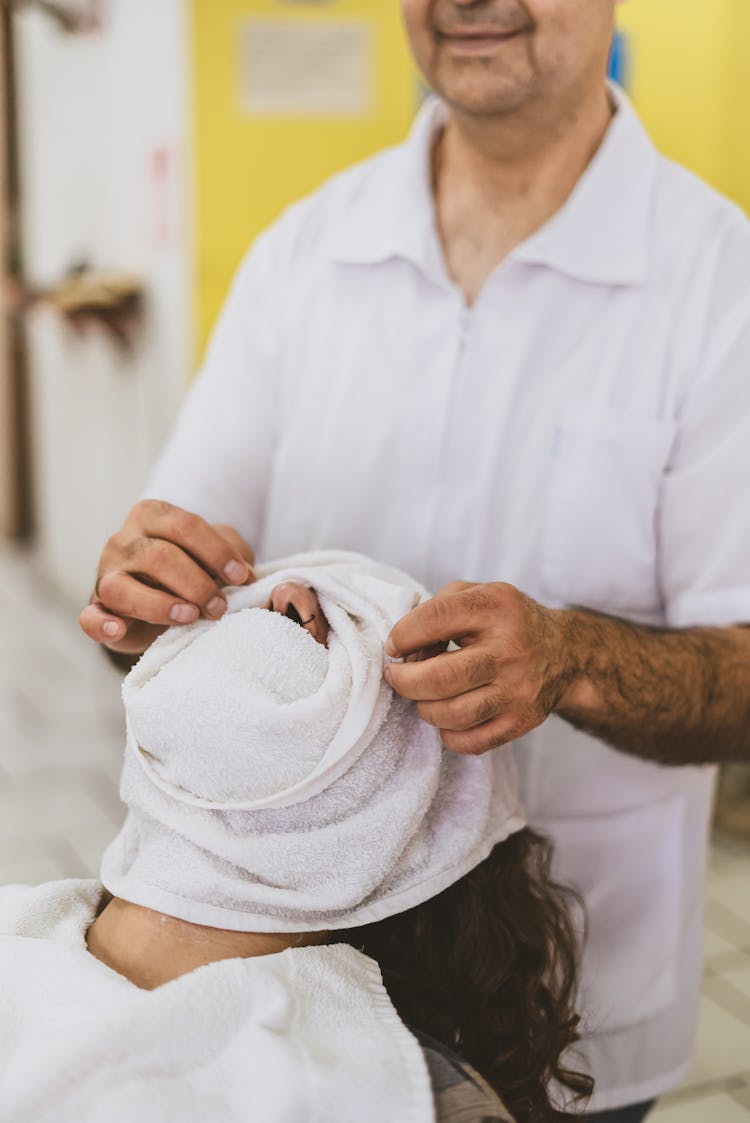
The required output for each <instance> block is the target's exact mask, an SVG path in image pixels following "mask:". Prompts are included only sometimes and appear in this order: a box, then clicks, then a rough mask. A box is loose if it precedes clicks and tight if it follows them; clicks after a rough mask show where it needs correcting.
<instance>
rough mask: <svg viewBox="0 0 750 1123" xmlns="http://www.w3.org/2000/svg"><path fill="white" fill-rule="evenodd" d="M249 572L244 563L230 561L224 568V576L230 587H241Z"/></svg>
mask: <svg viewBox="0 0 750 1123" xmlns="http://www.w3.org/2000/svg"><path fill="white" fill-rule="evenodd" d="M249 574H250V570H249V569H248V567H247V566H246V565H245V563H244V562H238V561H230V562H228V564H227V565H225V566H224V576H225V577H226V579H227V581H229V582H230V583H231V584H232V585H241V584H242V583H243V581H247V579H248V576H249Z"/></svg>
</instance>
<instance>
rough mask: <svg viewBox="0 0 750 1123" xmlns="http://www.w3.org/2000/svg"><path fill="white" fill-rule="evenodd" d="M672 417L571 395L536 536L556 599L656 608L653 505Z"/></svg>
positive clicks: (547, 589)
mask: <svg viewBox="0 0 750 1123" xmlns="http://www.w3.org/2000/svg"><path fill="white" fill-rule="evenodd" d="M675 430H676V426H675V425H674V424H673V423H672V422H667V421H655V420H651V419H648V418H643V417H637V416H634V415H632V414H629V413H626V412H623V411H621V410H618V409H615V408H613V407H611V406H607V405H601V404H597V403H588V402H584V401H579V400H575V401H571V402H569V403H568V406H567V408H566V410H565V412H564V413H563V415H562V417H561V418H560V422H559V425H558V427H557V431H556V434H555V441H554V445H553V449H552V456H551V461H550V465H549V468H550V471H549V476H548V479H549V485H548V490H547V493H546V496H545V500H544V505H543V512H542V525H541V537H540V557H539V562H540V575H541V582H542V588H543V592H544V595H545V596H546V597H547V598H548V599H549V600H550V601H554V602H556V603H557V604H580V605H584V606H589V607H591V608H600V609H605V610H608V611H610V612H615V613H617V612H629V613H633V614H638V613H643V614H653V613H658V611H659V610H660V608H661V595H660V590H659V573H658V511H659V497H660V493H661V484H662V479H663V475H664V472H665V469H666V466H667V460H668V457H669V454H670V450H671V447H672V443H673V440H674V435H675Z"/></svg>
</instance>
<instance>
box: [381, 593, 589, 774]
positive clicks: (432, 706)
mask: <svg viewBox="0 0 750 1123" xmlns="http://www.w3.org/2000/svg"><path fill="white" fill-rule="evenodd" d="M564 618H565V613H564V612H561V611H557V610H554V609H549V608H545V607H544V606H543V605H540V604H537V602H536V601H534V600H531V599H530V598H529V597H526V596H524V594H523V593H521V592H519V590H518V589H516V588H514V587H513V586H512V585H506V584H502V583H499V582H498V583H494V582H493V583H490V584H482V585H477V584H467V583H465V582H462V581H456V582H453V583H452V584H450V585H446V586H445V588H444V589H441V590H440V592H439V593H438V594H437V596H435V597H433V598H432V600H429V601H427V602H426V603H425V604H422V605H419V607H418V608H415V609H414V610H413V611H412V612H410V613H409V614H408V615H407V616H404V617H403V619H402V620H400V621H399V622H398V624H396V626H395V627H394V629H393V630H392V632H391V634H390V636H389V639H388V641H387V643H386V648H385V649H386V652H387V654H388V655H391V656H392V657H393V658H402V659H405V660H407V661H406V662H404V663H394V664H390V665H389V666H388V667H387V668H386V671H385V677H386V680H387V681H388V682H389V683H390V685H391V686H392V687H393V689H394V690H395V691H396V692H397V693H398V694H400V695H401V696H402V697H404V698H409V699H412V700H413V701H415V702H417V703H418V705H417V709H418V711H419V714H420V716H421V717H422V718H423V719H424V720H425V721H428V722H429V723H430V724H431V725H434V726H436V727H437V728H438V729H439V730H440V733H441V736H442V740H443V744H444V745H445V747H446V748H447V749H450V750H451V751H452V752H456V753H466V754H480V753H484V752H487V750H488V749H492V748H496V747H497V746H498V745H504V744H506V743H507V742H508V741H514V740H516V739H517V738H519V737H522V736H523V735H524V734H526V733H529V732H530V731H531V730H532V729H534V728H536V726H537V725H540V724H541V723H542V722H543V721H544V720H545V718H547V717H548V716H549V714H550V713H551V712H552V711H553V710H554V708H555V706H557V704H558V703H559V701H560V699H561V698H562V696H563V694H564V692H565V690H566V688H567V687H568V686H569V685H570V682H571V679H572V678H573V672H572V670H571V668H570V667H569V666H568V661H567V659H566V649H567V644H566V642H565V628H564ZM450 642H453V643H455V644H457V645H458V647H459V650H458V651H446V650H445V647H446V646H447V645H448V643H450ZM436 650H437V651H438V652H439V653H438V654H434V652H435V651H436ZM426 654H427V655H429V657H427V658H425V655H426ZM414 660H416V661H414Z"/></svg>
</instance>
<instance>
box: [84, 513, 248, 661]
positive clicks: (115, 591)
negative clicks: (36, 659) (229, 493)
mask: <svg viewBox="0 0 750 1123" xmlns="http://www.w3.org/2000/svg"><path fill="white" fill-rule="evenodd" d="M254 563H255V555H254V553H253V551H252V550H251V548H250V547H249V546H248V544H247V543H246V542H245V541H244V539H243V538H242V537H241V536H240V535H239V534H238V533H237V531H236V530H233V529H232V527H226V526H210V525H209V524H208V523H207V522H205V521H204V520H203V519H202V518H200V517H199V516H198V515H193V514H191V513H190V512H189V511H183V510H182V509H181V508H180V507H173V506H172V505H171V504H169V503H163V502H161V501H159V500H156V499H143V500H141V502H140V503H136V505H135V507H133V509H132V511H131V512H130V514H129V515H128V517H127V519H126V520H125V523H124V525H123V527H122V530H119V531H118V532H117V534H114V535H113V536H112V538H110V540H109V541H108V542H107V544H106V546H105V547H104V550H103V552H102V556H101V560H100V562H99V571H98V574H97V579H96V587H95V590H94V595H93V596H92V598H91V603H90V604H88V605H87V606H86V608H84V610H83V612H82V613H81V615H80V624H81V627H82V628H83V630H84V632H85V633H86V635H87V636H89V637H90V638H91V639H93V640H95V641H96V642H97V643H102V644H104V645H105V646H106V647H107V648H109V650H110V651H114V652H118V653H120V654H122V655H140V654H141V653H142V652H143V651H145V650H146V648H147V647H148V646H149V645H150V644H151V643H152V642H153V640H155V639H156V637H157V636H158V635H160V634H161V633H162V632H163V631H166V629H167V628H169V627H171V626H172V625H173V624H192V623H194V622H195V621H196V620H197V619H199V617H201V616H203V617H204V618H205V619H207V620H217V619H218V618H219V617H220V616H223V614H224V612H225V611H226V600H225V598H224V595H223V593H222V591H221V590H222V587H223V586H225V585H249V584H250V583H251V582H252V581H254V580H255V577H254V574H253V568H252V567H253V565H254Z"/></svg>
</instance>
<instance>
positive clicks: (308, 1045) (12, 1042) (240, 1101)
mask: <svg viewBox="0 0 750 1123" xmlns="http://www.w3.org/2000/svg"><path fill="white" fill-rule="evenodd" d="M101 894H102V886H101V884H100V883H99V882H95V881H66V882H57V883H53V884H50V885H42V886H40V887H39V888H35V889H30V888H28V887H25V886H10V887H7V888H4V889H2V890H0V1051H1V1053H2V1064H1V1065H0V1123H136V1121H137V1120H144V1121H147V1123H177V1121H179V1123H206V1120H210V1121H211V1123H247V1121H248V1120H258V1121H259V1123H260V1121H262V1123H301V1121H303V1120H309V1121H310V1123H352V1120H357V1121H358V1123H382V1121H383V1120H394V1121H395V1120H398V1121H399V1123H434V1120H435V1108H434V1101H433V1095H432V1090H431V1085H430V1079H429V1076H428V1072H427V1066H426V1063H425V1059H424V1056H423V1053H422V1050H421V1048H420V1046H419V1044H418V1043H417V1041H416V1039H415V1038H414V1037H413V1036H412V1035H411V1033H409V1031H408V1030H407V1029H406V1028H405V1026H404V1025H403V1023H402V1022H401V1020H400V1019H399V1017H398V1015H397V1014H396V1011H395V1010H394V1008H393V1006H392V1005H391V1002H390V999H389V998H388V995H387V993H386V991H385V989H384V987H383V984H382V980H381V976H380V971H379V969H378V966H377V964H376V963H375V962H374V961H373V960H372V959H369V958H368V957H366V956H364V955H362V954H361V953H360V952H358V951H355V950H354V949H353V948H350V947H348V946H346V945H335V946H327V947H307V948H296V949H292V950H289V951H284V952H281V953H279V954H276V955H266V956H259V957H257V958H255V959H227V960H222V961H221V962H218V963H212V964H209V965H208V966H206V967H201V968H199V969H198V970H196V971H192V972H190V973H189V974H187V975H183V976H181V977H180V978H178V979H175V980H174V981H172V982H170V983H167V984H165V985H164V986H160V987H158V988H157V989H156V990H151V991H147V990H140V989H139V988H138V987H136V986H134V985H133V984H132V983H131V982H129V981H128V980H127V979H126V978H124V977H123V976H122V975H118V974H117V973H116V972H115V971H112V970H110V968H109V967H106V966H105V965H104V964H102V963H100V962H99V960H97V959H95V958H94V957H93V956H92V955H91V954H90V953H89V952H88V951H87V949H86V943H85V934H86V932H87V930H88V928H89V926H90V924H91V923H92V921H93V919H94V915H95V911H96V908H97V905H98V903H99V900H100V898H101Z"/></svg>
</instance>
